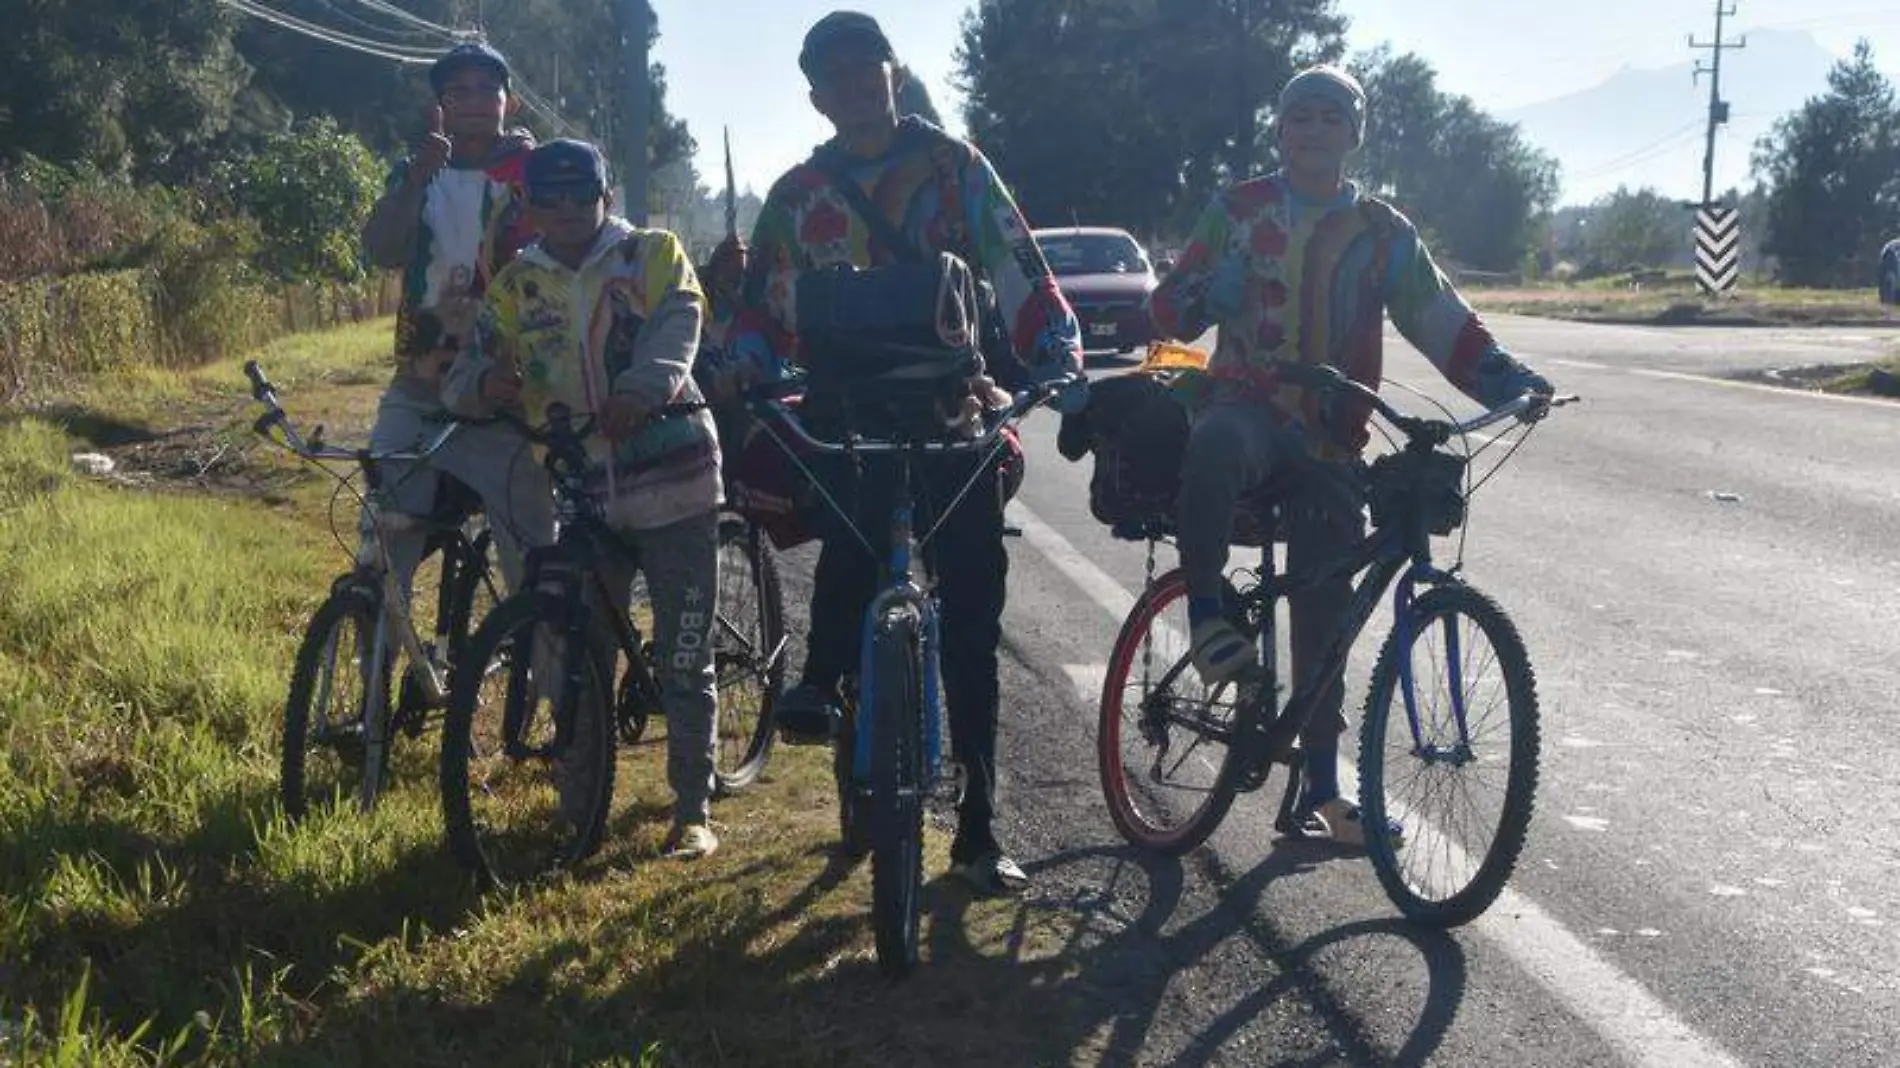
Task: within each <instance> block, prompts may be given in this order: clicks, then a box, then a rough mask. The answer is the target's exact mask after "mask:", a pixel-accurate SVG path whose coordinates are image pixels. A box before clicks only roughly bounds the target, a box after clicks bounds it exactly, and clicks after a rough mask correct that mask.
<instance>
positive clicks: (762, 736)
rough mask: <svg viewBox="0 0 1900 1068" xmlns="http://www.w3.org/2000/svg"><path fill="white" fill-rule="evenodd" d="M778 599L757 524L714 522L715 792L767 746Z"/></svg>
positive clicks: (780, 623)
mask: <svg viewBox="0 0 1900 1068" xmlns="http://www.w3.org/2000/svg"><path fill="white" fill-rule="evenodd" d="M784 633H785V625H784V605H783V604H782V603H781V602H780V593H779V581H778V564H777V562H776V561H774V560H773V559H772V554H771V551H770V550H768V549H767V548H766V547H765V543H764V542H763V541H761V540H760V538H759V533H758V528H756V527H754V526H752V525H751V524H750V523H747V522H746V521H745V520H743V519H739V518H737V517H727V518H725V519H722V520H720V523H719V597H718V604H717V606H716V608H715V615H714V617H713V635H712V641H713V664H714V669H715V671H716V672H717V674H718V679H719V683H718V685H719V724H718V732H717V733H718V755H717V758H716V760H715V764H714V769H713V770H714V776H715V779H716V782H717V785H718V788H719V792H720V793H721V794H722V795H723V794H730V793H732V792H733V791H735V790H740V789H743V788H745V787H746V786H749V785H751V783H752V781H753V780H754V779H757V778H758V777H759V772H761V771H763V770H764V769H765V763H766V760H767V759H768V758H769V757H770V756H771V753H772V735H773V733H774V731H773V722H772V704H773V702H774V701H775V700H777V698H778V691H779V686H780V684H781V683H782V682H783V681H784V678H785V657H784V655H783V653H782V651H781V649H780V646H781V643H782V641H783V638H784Z"/></svg>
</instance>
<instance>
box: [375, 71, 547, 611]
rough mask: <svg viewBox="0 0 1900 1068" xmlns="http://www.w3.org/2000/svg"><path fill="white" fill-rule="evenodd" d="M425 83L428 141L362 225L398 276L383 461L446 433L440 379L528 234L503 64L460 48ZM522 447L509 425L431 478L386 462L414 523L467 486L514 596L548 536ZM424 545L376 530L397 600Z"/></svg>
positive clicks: (390, 484)
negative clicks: (446, 486) (528, 553)
mask: <svg viewBox="0 0 1900 1068" xmlns="http://www.w3.org/2000/svg"><path fill="white" fill-rule="evenodd" d="M429 85H430V87H431V88H432V89H433V90H434V91H435V103H434V104H432V105H431V106H430V108H429V112H428V131H427V132H426V133H424V134H423V136H422V138H421V140H420V141H419V142H418V143H417V145H416V149H415V152H414V154H413V155H411V156H410V157H409V158H408V159H406V160H404V161H402V162H401V163H399V164H397V165H396V167H395V169H394V170H393V171H392V172H391V174H390V176H389V183H388V189H387V191H386V192H384V194H383V196H382V199H380V200H378V201H377V202H376V207H375V209H374V210H373V211H372V212H371V213H370V218H369V221H368V222H367V223H366V224H365V225H364V227H363V251H364V253H365V255H366V257H367V258H368V260H369V261H370V262H371V263H372V264H374V265H375V266H378V267H385V268H400V269H402V271H403V275H402V301H401V304H400V305H399V307H398V308H397V312H396V370H395V375H394V376H393V378H392V380H391V381H390V384H389V388H388V389H387V390H386V391H385V392H384V393H383V397H382V400H381V402H380V403H379V404H378V405H377V409H376V423H375V426H374V427H372V428H371V430H370V448H371V449H373V450H378V451H384V450H400V449H411V448H414V447H416V445H417V444H418V443H419V442H420V441H422V440H423V439H424V438H426V437H428V436H429V435H430V434H432V433H433V432H434V431H435V430H436V429H438V428H439V427H440V420H441V418H442V415H443V406H442V397H441V390H442V375H443V373H444V371H445V370H446V369H447V366H448V364H449V363H450V362H451V361H453V360H454V359H455V354H456V352H457V351H459V349H460V348H461V347H462V345H464V344H465V343H466V342H467V341H468V338H469V334H470V330H471V329H472V328H473V326H474V322H475V312H476V309H477V308H478V307H480V305H481V299H482V293H483V291H484V289H485V288H486V287H487V285H488V283H489V280H490V279H491V278H493V277H494V275H495V272H497V271H499V270H500V269H501V268H502V266H503V265H505V264H506V263H508V261H509V260H511V259H513V258H514V256H515V253H516V252H517V251H519V250H520V248H521V247H522V246H523V245H525V244H526V243H527V241H528V239H529V238H530V237H531V236H532V234H533V230H532V229H531V228H530V227H529V224H528V220H527V218H526V216H525V215H524V213H523V210H522V205H521V203H520V198H519V190H520V186H521V174H522V167H523V165H524V164H525V163H526V161H527V158H528V151H529V149H531V148H532V147H533V145H532V143H531V141H530V140H529V139H528V138H527V137H526V136H525V133H520V134H508V133H504V127H503V124H504V123H505V122H506V120H507V117H508V115H509V113H510V111H511V110H512V107H513V98H512V97H510V96H509V71H508V63H507V61H506V60H505V59H503V58H502V56H501V54H500V53H498V52H496V51H495V50H494V49H492V48H489V47H488V46H486V45H481V44H465V45H457V46H456V47H455V48H453V49H451V50H450V51H449V52H448V53H447V54H445V55H444V56H443V57H442V58H441V59H439V60H437V61H436V63H435V65H434V66H432V67H431V68H430V69H429ZM420 324H427V325H426V327H425V328H424V329H421V330H418V326H419V325H420ZM525 444H526V443H525V442H524V441H523V440H522V438H521V436H520V435H518V434H516V433H514V432H513V431H511V430H508V429H507V428H505V427H501V426H479V427H477V426H470V427H463V428H462V429H460V430H458V431H457V432H456V435H455V436H454V437H452V438H450V439H449V441H448V443H447V444H446V445H444V446H443V448H442V449H441V450H440V451H439V452H437V453H436V454H435V456H433V457H432V458H431V459H430V462H429V465H428V466H427V467H422V468H417V467H415V466H413V465H409V464H388V465H385V467H384V475H385V492H386V494H387V495H388V497H389V498H390V501H391V503H392V504H393V506H394V509H395V510H396V511H397V512H400V513H404V514H409V515H420V514H426V513H428V512H429V511H430V510H431V508H432V506H433V504H434V501H435V498H436V494H437V492H438V481H439V478H438V473H446V474H448V475H450V476H452V477H454V478H455V479H457V480H458V481H461V482H463V483H466V484H467V485H468V486H469V488H471V489H473V490H475V492H476V493H477V494H479V495H480V497H481V499H482V504H483V507H484V509H485V510H486V512H487V514H488V521H489V525H490V526H491V527H492V528H494V530H495V533H496V536H497V538H498V540H499V547H500V549H501V553H500V557H501V565H502V573H503V575H504V576H505V577H506V579H507V580H508V583H509V585H510V586H512V585H513V584H514V583H515V582H516V581H518V580H519V578H520V572H521V561H522V554H523V551H524V550H525V549H527V548H529V547H532V546H535V545H540V544H544V543H546V542H547V541H549V540H551V538H552V536H553V527H554V514H553V510H552V503H551V497H550V495H551V493H552V491H551V489H550V488H549V486H548V482H547V478H546V477H545V475H544V474H543V472H542V470H541V468H540V467H539V465H537V464H535V463H533V462H530V461H527V460H526V459H525V458H524V455H523V454H524V453H525ZM364 522H365V523H366V524H367V522H368V513H367V511H365V515H364ZM367 535H368V531H367V528H366V530H365V546H366V547H367V546H368V545H370V544H371V542H370V541H369V539H368V536H367ZM426 537H427V535H426V532H425V531H423V530H421V529H418V528H415V527H413V526H412V525H411V526H407V527H404V526H400V525H396V526H390V527H387V528H386V529H385V530H384V531H383V544H384V545H385V546H386V547H387V549H388V552H389V555H390V563H391V565H392V567H393V568H394V571H395V575H396V578H397V579H398V581H399V582H400V583H401V585H402V588H403V589H408V588H409V582H410V577H411V576H412V575H413V573H414V571H415V568H416V565H417V564H418V563H419V562H420V561H421V559H422V551H423V548H424V545H425V543H426Z"/></svg>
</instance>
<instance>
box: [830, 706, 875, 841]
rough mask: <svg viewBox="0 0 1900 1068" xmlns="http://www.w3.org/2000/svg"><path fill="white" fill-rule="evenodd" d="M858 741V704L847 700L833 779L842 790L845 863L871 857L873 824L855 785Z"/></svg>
mask: <svg viewBox="0 0 1900 1068" xmlns="http://www.w3.org/2000/svg"><path fill="white" fill-rule="evenodd" d="M857 739H858V710H857V702H856V701H854V700H851V699H846V700H845V702H844V717H843V719H842V720H841V721H840V722H839V724H838V739H837V741H836V742H834V743H832V747H831V777H832V779H833V781H834V782H836V783H837V786H838V844H839V847H840V848H841V849H842V850H843V851H844V857H845V859H846V860H849V861H854V862H855V861H860V860H863V859H864V858H865V857H867V856H869V855H870V853H871V826H870V824H871V820H870V817H869V816H868V815H867V814H866V813H865V806H864V797H863V795H862V793H861V792H860V791H858V790H857V789H856V788H855V787H854V786H853V785H852V781H851V772H852V765H853V763H855V756H856V753H857V748H858V745H857Z"/></svg>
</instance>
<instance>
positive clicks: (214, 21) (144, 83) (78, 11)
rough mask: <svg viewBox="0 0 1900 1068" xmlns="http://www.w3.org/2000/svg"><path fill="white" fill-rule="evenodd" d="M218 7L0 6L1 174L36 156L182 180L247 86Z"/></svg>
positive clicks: (120, 0) (175, 0)
mask: <svg viewBox="0 0 1900 1068" xmlns="http://www.w3.org/2000/svg"><path fill="white" fill-rule="evenodd" d="M230 37H231V22H230V16H229V15H228V13H227V12H226V11H225V9H224V8H223V7H221V6H220V5H219V4H218V3H217V0H12V2H9V3H7V4H4V5H0V166H4V165H11V164H16V163H18V162H20V161H21V160H23V159H24V158H25V157H27V156H34V157H37V158H40V159H44V160H49V161H52V162H54V163H58V164H62V165H77V164H83V165H88V166H91V167H95V168H97V169H98V170H100V171H101V172H104V173H106V174H135V175H139V176H142V177H175V176H176V175H177V174H178V173H179V172H180V171H181V170H188V169H190V168H191V167H192V166H194V165H195V164H196V163H197V162H198V161H199V160H200V158H201V156H202V150H203V149H204V148H205V146H207V145H208V144H210V143H211V142H213V141H215V140H216V139H217V138H218V137H219V136H220V135H221V134H223V133H224V131H225V129H226V128H227V126H228V125H229V120H230V115H231V110H232V102H233V100H234V98H235V97H236V95H237V93H238V92H239V90H241V89H242V88H243V86H244V83H245V81H246V79H247V78H248V77H249V71H248V68H247V67H246V65H245V64H244V62H243V60H242V59H240V58H239V57H238V55H237V53H236V51H235V50H234V49H233V48H232V46H231V39H230Z"/></svg>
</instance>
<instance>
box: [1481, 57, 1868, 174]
mask: <svg viewBox="0 0 1900 1068" xmlns="http://www.w3.org/2000/svg"><path fill="white" fill-rule="evenodd" d="M1743 35H1745V36H1746V37H1747V40H1748V47H1746V48H1743V49H1737V50H1733V51H1730V50H1724V51H1723V53H1722V97H1723V99H1725V100H1727V101H1728V102H1729V107H1730V115H1729V122H1728V125H1726V126H1724V127H1722V128H1720V129H1719V130H1718V131H1717V132H1716V141H1715V191H1716V194H1717V195H1720V194H1721V192H1722V191H1723V190H1724V189H1727V188H1729V187H1732V186H1734V187H1742V188H1746V187H1747V185H1748V183H1749V180H1750V179H1749V162H1748V161H1749V155H1750V154H1751V153H1752V152H1753V151H1754V146H1755V141H1756V140H1757V139H1759V138H1760V137H1761V136H1763V135H1764V134H1766V133H1767V132H1768V131H1769V129H1770V128H1772V127H1773V126H1774V124H1775V121H1776V120H1778V119H1780V118H1781V117H1782V116H1784V115H1786V114H1788V113H1789V112H1791V111H1794V110H1796V109H1798V108H1799V107H1800V106H1801V105H1802V104H1803V103H1805V102H1806V101H1807V100H1808V99H1809V98H1811V97H1815V96H1818V95H1820V94H1821V93H1823V92H1825V91H1826V89H1827V72H1828V70H1829V68H1831V67H1832V66H1833V65H1834V64H1835V63H1836V62H1838V61H1839V59H1841V58H1842V57H1840V56H1836V55H1835V54H1834V53H1832V52H1830V51H1828V50H1827V49H1826V48H1824V47H1823V46H1822V45H1821V44H1820V42H1818V41H1816V40H1815V39H1814V37H1813V35H1811V34H1809V33H1807V32H1805V31H1786V30H1756V31H1741V33H1737V34H1735V36H1743ZM1684 51H1685V53H1687V52H1688V49H1687V47H1686V43H1685V48H1684ZM1697 55H1699V56H1702V57H1703V58H1705V59H1706V58H1707V56H1708V53H1706V52H1700V53H1693V54H1691V56H1690V58H1687V59H1684V60H1683V62H1681V63H1677V64H1671V65H1670V66H1667V67H1658V68H1648V69H1638V68H1633V67H1624V68H1622V69H1621V70H1619V71H1617V72H1616V73H1615V74H1613V75H1611V76H1610V78H1609V79H1608V80H1606V81H1604V82H1603V83H1601V84H1600V85H1597V86H1594V87H1592V88H1589V89H1584V90H1580V91H1578V92H1575V93H1570V94H1567V95H1564V96H1560V97H1556V98H1554V99H1551V100H1546V101H1542V102H1540V103H1536V104H1530V105H1526V106H1524V107H1520V108H1514V109H1511V110H1507V111H1500V112H1498V113H1497V116H1498V117H1499V118H1500V119H1503V120H1504V121H1506V122H1514V123H1517V124H1518V126H1519V127H1520V128H1521V129H1522V130H1523V133H1524V136H1525V137H1526V139H1528V140H1529V141H1530V142H1531V143H1532V144H1534V145H1536V146H1537V147H1539V148H1541V149H1543V150H1544V151H1545V152H1548V153H1550V154H1551V155H1553V156H1555V157H1556V158H1557V159H1558V161H1559V162H1561V163H1562V164H1563V172H1562V175H1561V180H1562V183H1563V190H1562V194H1561V196H1560V198H1559V201H1560V203H1564V204H1586V203H1589V202H1590V201H1592V200H1595V199H1597V198H1598V197H1601V196H1603V195H1604V194H1606V193H1610V192H1613V191H1615V189H1616V187H1617V186H1619V185H1627V186H1629V187H1630V188H1632V189H1635V188H1638V187H1640V186H1645V185H1648V186H1653V187H1655V188H1656V189H1657V190H1659V191H1661V192H1663V193H1665V194H1667V195H1670V196H1676V197H1681V198H1683V199H1685V200H1688V199H1694V198H1696V197H1699V196H1701V195H1702V154H1703V145H1704V136H1705V131H1706V124H1707V120H1708V109H1709V79H1708V75H1706V74H1704V75H1703V76H1702V78H1701V79H1700V80H1695V79H1693V77H1692V72H1693V71H1694V70H1695V58H1694V57H1695V56H1697ZM1894 58H1895V57H1890V56H1878V55H1877V56H1876V57H1875V59H1876V61H1878V62H1880V63H1882V64H1883V65H1889V64H1891V63H1892V61H1893V59H1894Z"/></svg>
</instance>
